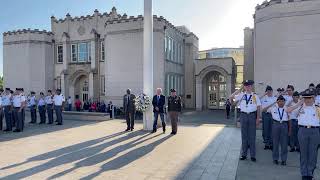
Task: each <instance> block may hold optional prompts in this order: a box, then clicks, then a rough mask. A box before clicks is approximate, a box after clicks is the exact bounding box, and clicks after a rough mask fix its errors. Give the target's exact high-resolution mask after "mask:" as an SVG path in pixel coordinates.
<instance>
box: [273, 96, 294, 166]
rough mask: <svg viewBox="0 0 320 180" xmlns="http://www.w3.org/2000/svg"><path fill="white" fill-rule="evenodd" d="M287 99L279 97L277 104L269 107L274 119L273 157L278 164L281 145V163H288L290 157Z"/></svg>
mask: <svg viewBox="0 0 320 180" xmlns="http://www.w3.org/2000/svg"><path fill="white" fill-rule="evenodd" d="M285 102H286V99H285V98H284V97H283V96H281V95H280V96H279V97H278V98H277V105H275V106H273V107H272V108H269V110H268V112H269V113H271V115H272V119H273V125H272V140H273V150H272V159H273V163H274V164H278V163H279V162H278V160H279V145H280V147H281V151H280V152H281V165H283V166H285V165H287V163H286V162H287V157H288V134H290V132H288V130H289V129H290V126H291V125H290V121H289V115H288V112H287V109H286V107H285Z"/></svg>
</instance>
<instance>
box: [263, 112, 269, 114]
mask: <svg viewBox="0 0 320 180" xmlns="http://www.w3.org/2000/svg"><path fill="white" fill-rule="evenodd" d="M263 114H271V113H269V112H263Z"/></svg>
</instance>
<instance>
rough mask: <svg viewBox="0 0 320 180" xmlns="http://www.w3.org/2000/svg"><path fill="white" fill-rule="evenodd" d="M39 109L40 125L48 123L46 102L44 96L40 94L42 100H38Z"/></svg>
mask: <svg viewBox="0 0 320 180" xmlns="http://www.w3.org/2000/svg"><path fill="white" fill-rule="evenodd" d="M38 109H39V115H40V123H39V124H44V123H46V101H45V99H44V94H43V93H42V92H41V93H40V98H39V100H38Z"/></svg>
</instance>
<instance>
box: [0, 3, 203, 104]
mask: <svg viewBox="0 0 320 180" xmlns="http://www.w3.org/2000/svg"><path fill="white" fill-rule="evenodd" d="M3 45H4V46H3V47H4V49H3V56H4V58H3V59H4V84H5V86H6V87H10V88H16V87H24V88H25V90H26V92H29V91H31V90H33V91H36V92H40V91H46V90H47V89H56V88H61V89H62V92H63V94H65V96H71V97H75V96H76V95H79V96H80V98H81V100H83V101H85V100H88V99H93V100H108V101H109V100H111V101H113V102H114V103H115V104H116V105H121V104H122V97H123V95H124V94H125V91H126V89H127V88H131V89H132V91H133V93H135V94H140V93H142V89H143V82H142V81H143V74H142V73H143V64H142V63H143V17H142V16H141V15H139V16H137V17H133V16H130V17H129V16H127V15H126V14H123V15H120V14H118V13H117V10H116V8H113V9H112V11H111V12H110V13H103V14H101V13H99V11H98V10H95V11H94V14H93V15H88V16H81V17H71V15H70V14H67V15H66V17H65V18H64V19H56V18H55V17H53V16H52V17H51V31H50V32H47V31H39V30H37V29H35V30H30V29H23V30H17V31H9V32H4V33H3ZM197 56H198V38H197V36H196V35H194V34H193V33H192V32H190V31H189V30H188V29H187V28H185V27H184V26H181V27H176V26H174V25H172V24H171V23H170V22H168V21H167V20H166V19H165V18H163V17H162V16H160V17H157V16H154V88H157V87H161V88H163V89H164V90H165V94H166V95H168V94H169V89H170V88H176V89H177V92H178V94H179V95H181V96H182V97H186V96H188V97H190V98H185V100H184V105H185V107H186V108H195V102H196V101H195V88H194V82H195V81H194V60H195V59H196V58H197Z"/></svg>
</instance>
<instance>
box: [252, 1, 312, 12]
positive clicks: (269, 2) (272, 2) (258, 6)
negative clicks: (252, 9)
mask: <svg viewBox="0 0 320 180" xmlns="http://www.w3.org/2000/svg"><path fill="white" fill-rule="evenodd" d="M302 1H314V0H269V1H268V0H265V1H263V2H262V3H261V4H257V6H256V11H258V10H260V9H263V8H266V7H269V6H272V5H274V4H281V3H294V2H302Z"/></svg>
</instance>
